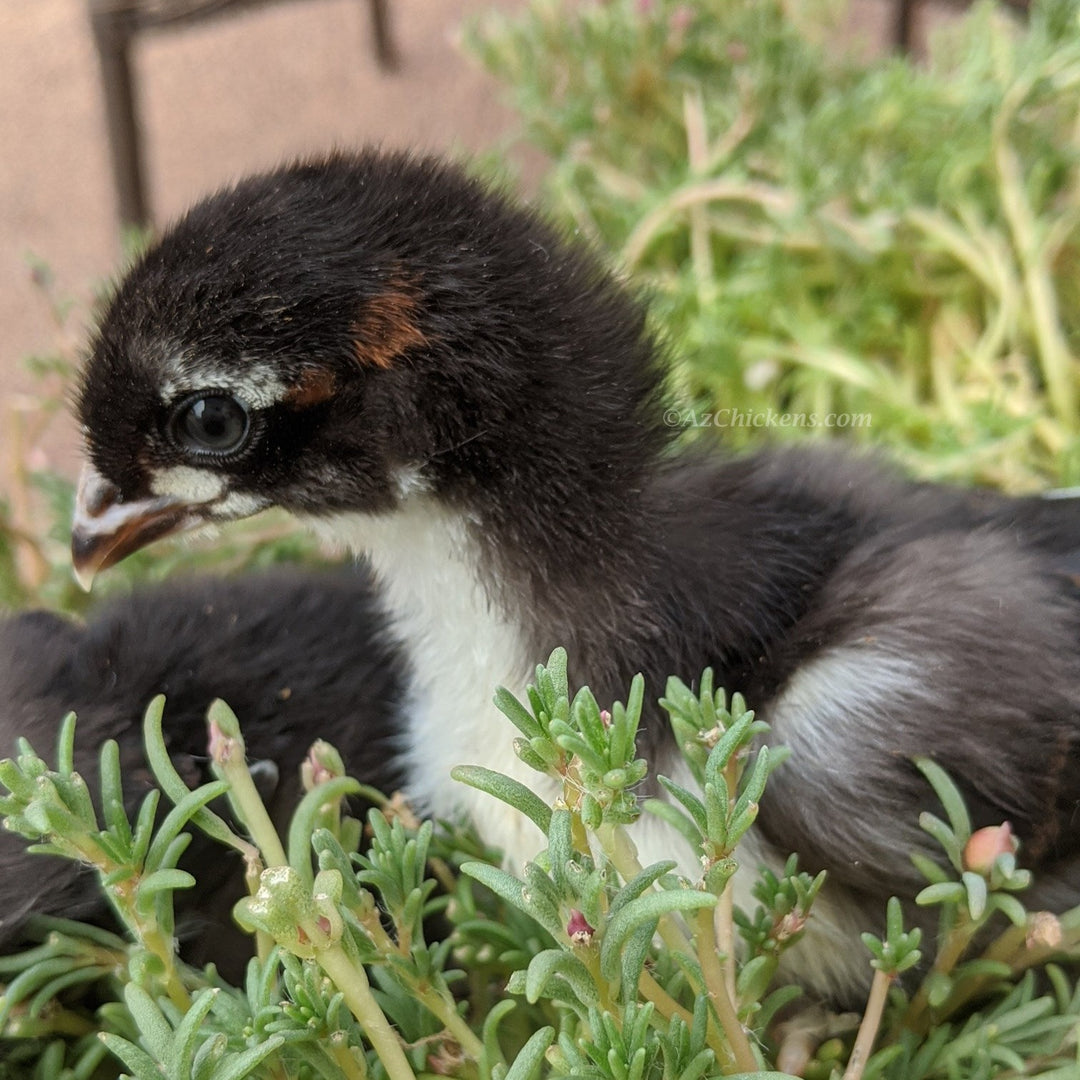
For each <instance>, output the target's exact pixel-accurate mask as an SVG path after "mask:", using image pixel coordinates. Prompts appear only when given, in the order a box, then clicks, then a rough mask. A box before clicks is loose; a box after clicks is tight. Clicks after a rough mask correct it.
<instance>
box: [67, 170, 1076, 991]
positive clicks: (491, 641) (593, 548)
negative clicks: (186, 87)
mask: <svg viewBox="0 0 1080 1080" xmlns="http://www.w3.org/2000/svg"><path fill="white" fill-rule="evenodd" d="M662 383H663V362H662V356H661V350H660V349H658V347H657V343H656V342H655V340H654V339H653V337H652V336H651V335H650V332H649V330H648V329H647V327H646V323H645V317H644V312H643V308H642V306H641V304H639V303H638V301H637V300H636V299H635V297H634V296H633V295H632V294H631V292H630V291H629V290H628V289H627V288H626V287H624V286H623V285H622V284H621V283H619V282H618V281H617V280H616V279H615V278H614V277H613V276H612V275H611V274H610V273H609V272H607V271H606V270H605V269H604V268H603V267H602V265H601V264H600V262H599V261H598V260H597V258H596V257H594V256H593V255H592V254H590V253H589V252H588V251H585V250H583V249H582V247H581V246H579V245H574V244H569V243H567V242H566V241H565V240H564V239H563V238H562V237H561V236H560V235H559V234H558V233H557V232H556V231H555V230H554V229H553V228H551V227H549V226H548V225H547V224H545V223H544V222H543V221H542V220H541V219H540V218H539V217H537V215H535V214H534V213H531V212H529V211H527V210H524V209H522V208H520V207H518V206H515V205H514V204H513V203H512V202H511V201H510V200H509V199H507V198H505V197H503V196H502V195H500V194H498V193H493V192H492V191H490V190H488V189H487V188H486V187H485V186H484V185H483V184H481V183H479V182H477V181H476V180H473V179H470V178H468V177H467V176H466V175H464V174H463V173H462V172H461V171H460V170H459V169H457V168H455V167H453V166H450V165H446V164H444V163H441V162H439V161H436V160H431V159H417V158H413V157H410V156H406V155H400V154H382V153H375V152H367V153H362V154H360V155H357V156H347V155H340V156H333V157H330V158H327V159H324V160H318V161H313V162H309V163H302V164H297V165H294V166H291V167H288V168H283V169H281V170H279V171H276V172H272V173H269V174H267V175H262V176H256V177H254V178H251V179H248V180H245V181H243V182H241V183H239V184H237V185H236V186H235V187H233V188H230V189H227V190H225V191H222V192H220V193H219V194H217V195H214V196H212V197H211V198H208V199H207V200H206V201H204V202H202V203H200V204H198V205H197V206H195V207H194V209H192V210H191V211H190V212H189V213H188V214H187V215H186V216H185V217H183V218H182V219H181V220H180V221H179V222H178V223H177V224H175V225H174V226H173V227H172V228H171V229H170V230H169V231H168V232H167V233H166V234H165V235H164V237H163V238H162V239H161V241H160V242H159V243H157V244H156V245H155V246H154V247H152V248H151V249H150V250H149V251H148V252H147V253H146V254H145V255H144V256H143V257H142V258H141V259H140V260H139V261H138V262H137V263H136V265H135V266H134V267H133V268H132V269H131V270H130V272H129V273H128V275H127V276H126V278H125V279H124V280H123V281H122V282H121V284H120V285H119V288H118V290H117V292H116V294H115V296H114V298H113V300H112V302H111V304H110V305H109V307H108V309H107V311H106V312H105V314H104V317H103V319H102V321H101V324H100V327H99V329H98V332H97V335H96V337H95V339H94V341H93V345H92V352H91V356H90V359H89V362H88V363H87V365H86V368H85V371H84V373H83V380H82V387H81V393H80V397H79V406H78V408H79V416H80V419H81V421H82V425H83V428H84V430H85V432H86V442H87V452H88V457H89V461H88V464H87V466H86V469H85V472H84V476H83V480H82V485H81V492H80V498H79V507H78V511H77V516H76V521H75V530H74V537H73V551H74V558H75V562H76V566H77V568H78V569H79V570H80V571H81V572H82V573H83V574H84V576H87V577H89V576H91V575H92V574H93V572H94V571H95V570H98V569H101V568H102V567H105V566H108V565H109V564H111V563H113V562H115V561H117V560H118V559H120V558H122V557H123V556H124V555H125V554H127V553H128V552H130V551H132V550H134V549H135V548H137V547H139V546H141V545H143V544H145V543H147V542H149V541H150V540H153V539H155V538H157V537H159V536H162V535H164V534H166V533H170V532H175V531H178V530H181V529H187V528H190V527H193V526H197V525H200V524H202V523H204V522H217V521H223V520H228V519H232V518H238V517H243V516H246V515H248V514H253V513H255V512H257V511H258V510H260V509H262V508H263V507H266V506H270V505H277V506H282V507H284V508H286V509H287V510H290V511H292V512H293V513H294V514H296V515H298V516H299V517H301V518H303V519H305V520H307V521H308V522H309V523H310V524H312V525H313V526H314V527H315V528H316V529H317V530H318V531H319V532H320V533H322V534H325V535H326V536H328V537H331V538H334V539H336V540H337V541H338V542H340V543H341V544H342V545H343V546H346V547H348V548H351V549H352V550H354V551H363V552H367V553H369V554H370V555H371V557H372V559H373V562H374V565H375V568H376V571H377V574H378V577H379V580H380V582H381V585H382V587H383V589H384V591H385V595H386V598H387V602H388V605H389V607H390V609H391V610H392V611H393V613H394V617H395V621H396V628H397V631H398V633H399V634H400V635H401V636H402V638H403V640H404V641H405V643H406V646H407V649H408V651H409V653H410V657H411V660H412V667H413V674H412V677H411V682H410V705H409V708H408V710H407V711H406V712H405V714H404V715H403V718H402V726H403V750H402V752H401V757H400V761H401V765H402V768H403V769H404V771H405V773H406V776H407V787H408V790H409V792H410V793H411V795H412V797H413V799H414V800H415V801H416V802H417V803H418V804H420V806H421V807H422V808H424V809H426V810H427V811H428V812H430V813H434V814H437V815H451V814H462V815H466V816H468V817H471V818H472V819H473V820H474V821H475V822H476V823H477V825H478V826H479V827H480V829H481V830H482V832H483V833H484V834H485V835H486V837H487V839H488V840H489V841H491V842H492V843H494V844H497V845H501V846H502V847H503V848H504V850H506V851H507V852H510V853H512V854H513V855H514V857H515V858H517V857H522V856H525V855H528V854H529V852H530V851H535V849H536V848H537V846H538V845H539V843H540V837H539V835H538V834H536V833H535V831H534V830H533V827H532V826H531V825H530V824H529V823H527V822H524V823H523V822H522V821H521V820H520V819H518V818H517V817H516V816H514V815H512V814H510V813H509V812H507V811H506V810H505V809H503V808H502V807H501V806H500V805H498V804H496V803H495V802H494V801H493V800H490V799H489V798H488V797H486V796H481V795H478V794H476V793H474V792H472V791H470V790H469V789H466V788H464V787H462V786H461V785H458V784H455V783H453V782H451V780H450V777H449V772H450V768H451V766H453V765H455V764H457V763H459V762H473V763H480V764H484V765H487V766H489V767H492V768H496V769H500V770H503V771H505V772H509V773H511V774H515V775H518V776H521V777H523V778H524V779H526V780H530V779H531V774H529V772H528V770H527V769H525V767H524V766H523V765H521V764H520V763H519V762H518V761H517V760H516V758H515V756H514V754H513V752H512V749H511V741H512V737H513V734H514V732H513V729H512V728H511V727H510V726H509V725H508V724H507V723H506V722H505V721H504V720H503V719H502V718H500V717H499V716H498V715H497V714H496V712H495V710H494V707H493V706H492V704H491V694H492V689H493V688H494V687H495V686H496V685H498V684H503V685H506V686H508V687H509V688H511V689H512V690H514V691H516V692H520V691H521V690H522V688H523V686H524V685H525V683H526V682H527V680H528V678H529V674H530V670H531V666H532V665H533V664H534V663H535V661H536V660H537V659H540V658H543V657H545V656H546V655H547V653H548V651H549V649H550V648H551V647H552V646H554V645H557V644H563V645H566V646H567V648H568V650H569V654H570V657H571V660H572V663H573V671H572V677H573V679H574V680H575V681H577V682H587V683H589V684H590V685H591V686H592V687H593V689H594V690H595V691H596V692H597V694H598V696H600V697H601V698H602V699H603V698H605V697H610V696H611V695H614V694H617V693H619V692H622V691H624V689H625V687H626V685H627V683H628V681H629V679H630V677H631V676H632V675H633V674H634V673H635V672H636V671H638V670H643V671H644V672H645V674H646V676H647V678H648V686H649V691H650V694H651V695H652V696H653V697H655V696H657V695H658V694H659V693H660V692H661V690H662V687H663V682H662V680H663V679H664V678H665V677H666V676H667V675H668V674H672V673H674V674H679V675H681V676H682V677H683V678H686V679H690V678H693V677H695V676H696V675H697V674H698V673H700V671H701V670H702V668H703V667H704V666H705V665H707V664H709V665H712V666H713V667H714V668H715V669H716V672H717V682H718V683H719V684H721V685H725V686H727V687H728V688H729V689H731V690H741V691H743V692H744V693H745V694H746V695H747V697H748V699H749V701H750V702H751V703H752V704H753V705H754V706H755V707H756V708H757V709H758V710H759V714H760V716H761V717H762V718H763V719H766V720H768V721H769V722H770V723H771V724H772V736H771V737H772V740H773V741H774V742H777V743H783V744H787V745H788V746H790V747H791V749H792V751H793V753H792V756H791V759H790V761H789V762H788V763H787V764H785V765H784V766H783V767H782V768H781V769H780V770H779V772H778V773H777V774H776V775H775V777H774V779H773V780H772V782H771V787H770V789H769V791H768V792H767V794H766V798H765V799H764V801H763V804H762V807H761V814H760V818H759V822H758V825H757V826H756V828H755V829H754V830H753V832H752V838H751V840H750V841H749V842H747V843H746V844H745V845H744V848H743V850H742V852H741V853H740V854H741V856H742V861H743V862H744V863H748V864H749V866H750V867H751V868H753V867H754V866H755V864H757V863H759V862H762V863H766V864H769V865H771V866H774V867H776V866H777V865H778V864H779V863H780V861H781V860H782V859H783V857H784V856H785V855H786V854H787V853H788V852H790V851H793V850H794V851H798V852H799V854H800V856H801V858H802V860H803V864H804V866H805V867H808V868H809V869H811V870H817V869H819V868H826V869H828V871H829V874H830V883H829V885H828V887H827V889H826V891H825V894H824V896H823V898H822V901H821V902H820V904H819V907H818V909H817V912H816V915H815V918H814V919H812V920H811V925H810V930H809V934H808V938H807V942H806V943H805V944H804V945H803V946H802V947H801V948H799V949H797V950H793V951H792V952H791V953H790V954H789V956H790V959H789V961H788V972H789V974H790V975H791V976H792V977H795V978H797V979H799V980H800V981H802V982H803V983H804V984H806V985H807V986H810V987H812V988H814V989H817V990H819V991H821V992H823V993H825V994H828V995H830V996H831V997H832V998H833V999H834V1000H838V1001H847V1000H852V999H853V998H855V997H858V996H859V994H860V993H861V988H862V986H863V985H864V984H865V981H866V979H867V978H868V975H869V969H868V967H867V965H866V964H865V962H864V959H863V952H862V949H861V947H860V946H859V945H858V942H857V932H858V931H860V930H864V929H868V928H873V927H875V926H877V925H878V924H879V920H880V917H881V911H882V910H883V908H884V900H885V898H886V897H887V896H888V895H889V894H891V893H897V894H899V895H901V896H903V897H907V898H910V897H912V896H913V895H914V893H915V892H916V891H917V889H918V888H919V887H920V885H921V884H922V882H921V880H920V878H919V876H918V875H917V874H916V872H915V870H914V869H913V867H912V866H911V864H910V862H909V860H908V852H909V851H911V850H913V849H917V848H919V849H923V850H926V849H927V848H928V845H929V843H930V842H929V841H928V839H927V838H926V836H925V835H924V834H923V833H922V832H921V831H920V830H919V828H918V824H917V819H918V814H919V811H920V809H922V808H924V807H928V806H932V805H934V799H933V798H932V796H931V794H930V793H929V790H928V787H927V785H926V783H925V781H924V780H923V779H922V777H921V776H920V775H919V774H918V773H917V771H916V770H915V768H914V767H913V765H912V764H911V757H912V756H913V755H918V754H928V755H932V756H933V757H935V758H936V759H937V760H938V761H939V762H940V763H941V764H942V765H943V766H945V768H947V769H948V770H949V771H950V772H951V773H952V775H953V776H954V777H955V778H956V779H957V780H958V782H959V783H960V784H961V785H962V787H963V789H964V791H965V793H966V794H967V796H968V797H969V799H970V801H971V805H972V809H973V813H974V817H975V819H976V821H977V823H978V824H987V823H997V822H1000V821H1001V820H1003V819H1008V820H1010V821H1011V822H1012V823H1013V826H1014V827H1015V829H1016V831H1017V832H1018V833H1019V835H1020V836H1021V838H1022V839H1023V842H1024V848H1023V856H1024V860H1025V861H1026V862H1027V864H1028V865H1030V866H1032V867H1034V868H1036V870H1037V879H1038V881H1039V883H1040V884H1039V888H1038V889H1037V890H1036V892H1035V894H1034V897H1033V900H1032V902H1033V903H1034V904H1036V905H1043V904H1045V905H1048V906H1053V907H1056V908H1059V909H1060V908H1062V907H1064V906H1065V905H1071V904H1074V903H1076V902H1078V901H1080V839H1078V836H1080V833H1078V831H1077V830H1076V828H1075V825H1076V820H1077V816H1078V813H1080V809H1078V807H1080V802H1078V800H1080V753H1078V741H1080V650H1078V648H1077V645H1078V642H1080V597H1078V594H1077V589H1076V586H1075V578H1074V577H1073V573H1074V571H1075V569H1076V555H1077V552H1078V551H1080V506H1078V504H1077V503H1076V502H1074V501H1070V500H1059V501H1048V500H1039V499H1006V498H1003V497H998V496H995V495H992V494H987V493H970V492H961V491H955V490H950V489H947V488H941V487H933V486H927V485H919V484H913V483H910V482H907V481H905V480H903V479H901V478H898V477H896V476H894V475H892V474H891V473H890V472H888V471H887V470H885V469H882V468H879V467H878V466H876V465H874V464H872V463H869V462H867V461H863V460H857V459H854V458H851V457H844V456H843V455H841V454H838V453H836V452H834V451H824V450H817V449H811V448H801V449H799V450H797V451H783V452H772V453H765V454H759V455H757V456H753V457H749V458H743V459H735V460H732V459H729V458H727V457H724V456H722V455H720V454H719V453H717V454H715V455H712V456H709V455H701V454H697V455H695V454H688V453H680V452H675V451H674V450H673V448H672V445H671V443H672V437H673V434H674V432H673V431H672V430H671V429H670V428H669V427H667V426H665V423H664V420H663V408H662V398H663V388H662ZM331 639H332V634H331V633H329V632H328V641H329V640H331ZM641 749H642V751H643V752H644V753H645V754H646V756H648V757H649V758H650V759H651V761H652V764H653V766H654V768H656V769H658V770H660V771H662V772H666V773H667V774H668V775H674V776H675V777H676V778H678V777H679V776H680V775H681V766H680V765H679V763H678V761H677V755H676V754H675V752H674V747H673V744H672V742H671V740H670V739H669V737H668V735H667V734H666V731H665V725H664V724H663V722H662V721H661V719H660V717H659V716H658V715H657V711H656V709H655V708H653V709H652V710H650V712H649V714H648V718H647V723H646V727H645V731H644V734H643V739H642V746H641ZM636 838H637V842H638V845H639V848H641V849H642V856H643V858H644V859H645V860H647V861H651V860H655V859H657V858H662V857H668V856H669V855H671V854H672V852H673V851H674V850H676V849H679V848H681V845H682V842H681V841H680V840H678V839H677V838H676V837H674V836H673V835H672V834H671V833H669V832H667V831H666V829H665V828H664V827H663V826H662V825H661V824H659V823H658V822H656V821H643V822H641V823H639V825H638V826H637V832H636ZM683 864H684V866H686V867H687V868H691V869H692V868H693V867H694V866H695V865H696V861H695V856H694V853H693V852H690V851H689V850H687V851H685V852H684V853H683ZM736 898H737V900H738V901H739V902H742V903H746V902H747V901H748V900H749V898H748V896H747V894H746V884H745V882H743V881H742V879H741V878H740V879H739V883H738V884H737V890H736Z"/></svg>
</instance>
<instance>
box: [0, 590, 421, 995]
mask: <svg viewBox="0 0 1080 1080" xmlns="http://www.w3.org/2000/svg"><path fill="white" fill-rule="evenodd" d="M328 640H329V641H333V642H334V646H333V648H327V642H328ZM402 672H403V668H402V662H401V657H400V653H399V651H398V650H397V648H396V646H395V645H394V643H393V641H392V640H391V638H390V636H389V634H388V633H387V632H386V626H385V619H384V617H383V616H382V614H381V613H380V612H379V610H378V607H377V605H376V603H375V601H374V598H373V594H372V590H371V582H370V577H369V575H368V574H367V573H366V572H365V571H362V570H352V569H350V570H349V571H347V572H345V571H338V572H334V573H329V572H315V571H311V572H306V573H305V572H301V571H274V572H272V573H260V574H256V575H251V576H248V577H245V578H239V579H235V580H228V579H225V580H221V579H194V580H191V581H188V582H183V583H181V582H177V583H175V584H172V585H168V586H163V587H156V588H152V589H144V590H142V591H140V592H136V593H135V594H133V595H131V596H129V597H124V598H121V599H117V600H113V601H112V602H110V603H108V604H105V605H103V606H102V607H101V608H100V609H99V610H97V611H96V612H94V613H93V615H92V617H91V618H90V621H89V622H88V623H87V624H86V625H85V626H83V625H80V624H78V623H75V622H73V621H70V620H67V619H63V618H61V617H59V616H57V615H53V614H49V613H47V612H40V611H38V612H30V613H27V614H24V615H20V616H15V617H11V618H9V619H7V620H5V621H2V622H0V686H3V687H4V694H3V697H2V698H0V745H2V752H3V753H5V754H7V753H11V752H12V750H13V747H14V742H15V739H16V737H18V736H20V735H24V736H26V737H27V738H29V739H30V741H31V743H32V744H33V745H34V749H35V750H36V751H37V752H38V753H39V754H41V755H42V756H43V757H45V758H46V760H49V761H52V760H55V737H56V730H57V727H58V725H59V721H60V720H61V718H62V717H63V716H64V715H65V714H66V713H67V712H68V711H70V710H74V711H75V712H76V713H77V714H78V721H77V727H76V739H75V752H76V753H75V756H76V768H77V769H78V770H79V772H80V773H81V774H82V775H83V777H84V778H85V779H86V780H87V782H88V784H89V786H90V790H91V792H92V793H93V794H94V795H95V797H96V794H97V791H98V787H99V784H98V777H99V771H98V751H99V749H100V746H101V744H102V743H103V742H104V741H105V740H106V739H116V740H117V742H118V743H119V747H120V760H121V765H122V768H123V777H124V785H125V796H126V804H127V808H128V811H129V813H132V812H133V811H134V810H135V808H136V807H137V806H138V804H139V803H141V802H142V799H143V797H144V796H145V795H146V792H147V790H148V789H149V787H150V786H152V784H153V777H152V775H151V773H150V769H149V766H148V765H147V763H146V759H145V756H144V753H143V743H142V715H143V712H144V711H145V709H146V706H147V704H148V703H149V702H150V700H151V698H153V697H154V695H156V694H159V693H160V694H165V695H166V696H167V702H166V711H165V717H164V720H165V723H164V731H165V736H166V742H167V744H168V746H169V750H170V755H171V757H172V759H173V763H174V764H175V765H176V767H177V769H178V771H179V772H180V774H181V775H182V776H183V778H184V779H185V781H186V782H187V783H188V785H189V786H190V787H196V786H198V785H199V784H202V783H205V782H207V781H208V780H211V779H213V776H212V775H211V774H210V771H209V767H208V760H207V731H206V719H205V717H206V709H207V706H208V705H209V704H210V702H211V701H212V700H213V699H214V698H216V697H220V698H223V699H224V700H226V701H228V702H229V703H230V705H231V706H232V707H233V708H234V710H235V711H236V712H237V714H238V715H239V716H240V718H241V722H242V724H243V727H244V736H245V740H246V742H247V747H248V754H249V758H251V759H253V761H254V762H255V768H254V773H255V777H256V782H257V784H258V786H259V787H260V789H261V791H262V793H263V795H264V798H265V799H266V801H267V805H268V807H269V809H270V812H271V816H272V817H273V818H274V820H275V823H276V824H277V825H278V827H279V829H280V828H282V827H283V826H285V825H286V824H287V822H288V820H289V816H290V814H291V812H292V810H293V809H295V807H296V805H297V803H298V802H299V800H300V797H301V795H302V794H303V792H302V791H301V790H300V764H301V762H302V761H303V760H304V757H305V755H306V754H307V751H308V748H309V746H310V745H311V743H312V742H313V741H314V740H315V739H316V738H324V739H327V740H329V741H330V742H333V743H334V744H335V745H336V746H337V747H338V749H339V750H340V751H341V752H342V754H343V756H344V757H345V759H346V761H347V762H348V764H349V766H350V768H351V769H352V770H353V771H354V772H356V773H359V774H361V775H363V776H364V777H365V779H367V780H368V781H370V782H371V783H372V784H376V785H379V786H381V787H383V788H384V790H386V791H388V792H389V791H393V790H394V789H395V788H396V787H397V786H398V783H399V779H400V777H399V776H398V773H397V770H396V767H395V765H394V759H393V754H392V752H391V748H390V740H391V738H392V733H393V724H392V722H391V718H392V716H393V715H394V713H395V711H396V709H397V707H398V706H399V699H400V692H401V689H402V683H403V674H402ZM192 836H193V842H192V845H191V847H189V849H188V851H187V853H186V855H185V857H184V861H183V863H182V865H184V866H186V867H187V868H188V869H190V870H191V871H192V873H194V875H195V877H196V879H197V886H196V888H195V889H194V890H192V891H181V892H179V893H178V894H177V898H178V908H179V923H178V928H179V933H180V938H181V944H182V951H183V954H184V956H185V958H186V959H188V960H189V961H190V962H192V963H196V964H203V963H206V962H208V961H210V960H213V961H214V962H215V963H216V964H217V965H218V968H219V970H220V971H222V973H223V974H225V975H226V976H227V977H231V978H234V979H235V978H239V977H240V976H241V974H242V972H243V968H244V964H245V963H246V960H247V957H248V956H250V954H251V947H250V939H247V940H245V938H244V937H243V935H241V934H240V931H239V930H237V929H236V927H235V926H234V925H233V923H232V920H231V909H232V905H233V903H234V902H235V901H236V900H237V899H239V898H240V897H241V896H242V895H244V884H243V868H242V866H241V860H240V859H239V858H238V857H237V856H236V854H235V853H234V852H232V851H230V850H227V849H225V848H222V847H220V846H219V845H217V844H214V843H213V842H211V841H210V840H208V839H206V838H205V837H204V836H203V835H202V834H201V833H200V832H199V831H198V830H197V829H194V830H192ZM25 847H26V841H24V840H22V839H21V838H20V837H16V836H13V835H12V834H10V833H6V832H2V831H0V953H3V952H6V951H10V950H11V949H12V948H13V947H14V945H15V944H16V943H17V941H18V939H19V934H20V930H21V928H22V924H23V923H24V921H25V919H26V917H27V916H29V915H31V914H35V913H36V914H58V915H64V916H67V917H75V918H90V919H93V920H96V921H106V922H107V920H108V913H107V911H106V904H105V901H104V899H103V897H102V894H101V890H100V888H99V886H98V884H97V881H96V880H94V879H93V878H92V875H91V873H90V871H89V870H83V871H81V872H80V871H79V870H78V868H77V865H76V864H74V863H72V862H70V861H68V860H65V859H60V858H53V857H51V856H41V855H28V854H27V853H26V850H25Z"/></svg>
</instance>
